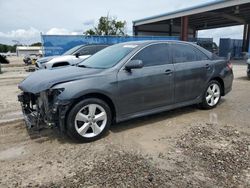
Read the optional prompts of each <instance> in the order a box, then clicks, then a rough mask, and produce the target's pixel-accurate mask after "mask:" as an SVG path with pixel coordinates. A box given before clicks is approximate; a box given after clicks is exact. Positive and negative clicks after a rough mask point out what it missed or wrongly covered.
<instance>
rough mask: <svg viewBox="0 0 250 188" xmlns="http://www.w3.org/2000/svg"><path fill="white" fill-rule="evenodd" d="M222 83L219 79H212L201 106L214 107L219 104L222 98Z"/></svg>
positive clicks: (205, 107)
mask: <svg viewBox="0 0 250 188" xmlns="http://www.w3.org/2000/svg"><path fill="white" fill-rule="evenodd" d="M221 93H222V90H221V85H220V83H219V82H218V81H216V80H212V81H210V82H209V83H208V86H207V89H206V91H205V93H204V94H203V98H202V103H201V107H202V108H204V109H212V108H215V107H216V106H217V104H218V103H219V102H220V99H221Z"/></svg>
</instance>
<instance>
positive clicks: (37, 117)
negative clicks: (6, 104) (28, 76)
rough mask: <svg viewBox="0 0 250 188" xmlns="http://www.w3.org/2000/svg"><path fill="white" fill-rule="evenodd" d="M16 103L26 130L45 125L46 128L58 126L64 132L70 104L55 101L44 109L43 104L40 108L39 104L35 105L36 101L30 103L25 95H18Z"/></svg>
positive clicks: (29, 99)
mask: <svg viewBox="0 0 250 188" xmlns="http://www.w3.org/2000/svg"><path fill="white" fill-rule="evenodd" d="M18 101H19V102H20V103H21V107H22V111H23V115H24V120H25V123H26V126H27V128H29V129H31V128H34V127H35V128H37V129H39V128H42V127H44V126H42V125H47V127H55V126H58V127H59V128H60V130H61V131H64V130H65V123H64V122H65V116H66V113H67V111H68V109H69V106H70V104H71V102H67V101H56V102H55V103H54V104H50V105H49V106H47V107H44V105H45V104H42V108H41V104H40V105H38V104H37V101H38V100H36V102H35V101H34V100H33V101H32V99H31V98H30V97H29V95H28V94H27V93H21V94H19V95H18ZM40 101H41V100H40ZM33 106H35V108H33ZM45 109H46V110H45Z"/></svg>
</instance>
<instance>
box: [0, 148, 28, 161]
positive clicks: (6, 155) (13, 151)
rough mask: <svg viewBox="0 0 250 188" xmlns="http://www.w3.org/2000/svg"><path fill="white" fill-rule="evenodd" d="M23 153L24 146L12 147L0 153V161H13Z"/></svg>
mask: <svg viewBox="0 0 250 188" xmlns="http://www.w3.org/2000/svg"><path fill="white" fill-rule="evenodd" d="M24 153H25V149H24V146H21V147H12V148H9V149H6V150H4V151H1V152H0V160H8V159H15V158H18V157H19V156H21V155H23V154H24Z"/></svg>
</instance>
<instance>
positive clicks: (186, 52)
mask: <svg viewBox="0 0 250 188" xmlns="http://www.w3.org/2000/svg"><path fill="white" fill-rule="evenodd" d="M172 49H173V51H172V52H173V62H174V63H183V62H192V61H202V60H207V59H208V58H207V56H206V55H205V54H203V53H202V52H200V51H199V50H197V49H195V48H194V47H192V46H191V45H186V44H173V45H172Z"/></svg>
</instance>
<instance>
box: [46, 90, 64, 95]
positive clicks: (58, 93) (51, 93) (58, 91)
mask: <svg viewBox="0 0 250 188" xmlns="http://www.w3.org/2000/svg"><path fill="white" fill-rule="evenodd" d="M63 91H64V88H52V89H50V90H49V95H53V96H58V95H60V94H61V93H62V92H63Z"/></svg>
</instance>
